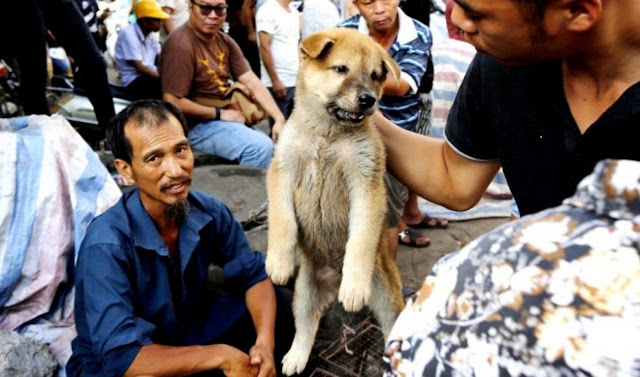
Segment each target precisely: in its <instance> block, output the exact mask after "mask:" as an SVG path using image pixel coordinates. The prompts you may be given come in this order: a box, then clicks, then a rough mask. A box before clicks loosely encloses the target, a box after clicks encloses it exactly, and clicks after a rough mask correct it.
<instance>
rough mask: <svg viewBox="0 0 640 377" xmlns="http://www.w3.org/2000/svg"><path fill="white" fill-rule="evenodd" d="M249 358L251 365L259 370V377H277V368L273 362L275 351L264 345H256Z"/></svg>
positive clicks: (250, 351) (252, 348)
mask: <svg viewBox="0 0 640 377" xmlns="http://www.w3.org/2000/svg"><path fill="white" fill-rule="evenodd" d="M249 356H250V357H251V360H250V363H251V365H254V366H257V367H258V368H259V373H258V377H275V375H276V366H275V361H274V360H273V349H270V348H269V347H267V346H266V345H264V344H260V343H256V344H255V345H254V346H253V347H251V350H249Z"/></svg>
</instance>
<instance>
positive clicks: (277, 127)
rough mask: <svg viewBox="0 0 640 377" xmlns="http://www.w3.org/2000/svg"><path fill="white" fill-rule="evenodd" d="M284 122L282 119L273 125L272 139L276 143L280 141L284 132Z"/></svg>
mask: <svg viewBox="0 0 640 377" xmlns="http://www.w3.org/2000/svg"><path fill="white" fill-rule="evenodd" d="M284 122H285V121H284V120H280V121H275V122H274V123H273V127H272V128H271V139H272V140H273V142H274V143H277V142H278V139H279V138H280V134H281V133H282V130H284Z"/></svg>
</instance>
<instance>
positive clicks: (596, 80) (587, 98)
mask: <svg viewBox="0 0 640 377" xmlns="http://www.w3.org/2000/svg"><path fill="white" fill-rule="evenodd" d="M635 9H636V12H640V7H636V8H635ZM627 11H630V9H627ZM615 16H616V13H615V12H611V13H609V14H606V15H605V16H604V17H607V18H605V19H603V20H602V21H601V26H600V30H598V31H597V33H595V34H594V36H593V38H592V39H591V40H587V41H582V45H585V46H588V47H586V48H585V50H586V51H585V52H584V53H582V54H577V55H575V56H572V57H570V58H568V59H565V60H564V61H563V64H562V79H563V86H564V91H565V96H566V98H567V102H568V103H569V107H570V108H571V112H572V114H573V115H574V118H575V120H576V122H577V123H578V126H579V127H580V130H581V131H582V132H585V131H586V129H587V128H588V127H589V126H590V125H591V124H592V123H593V122H595V121H596V120H597V119H598V118H599V117H600V116H601V115H602V114H603V113H604V112H605V111H606V110H607V109H608V108H609V107H611V105H612V104H613V103H615V102H616V101H617V100H618V99H619V98H620V96H621V95H622V94H623V93H624V92H625V91H626V90H627V89H629V87H631V86H632V85H634V84H636V83H637V82H640V24H638V23H637V19H636V20H634V21H632V23H633V24H626V25H632V26H626V27H625V26H623V25H624V24H625V19H626V17H624V16H622V18H620V16H618V17H615ZM638 16H639V17H640V15H638ZM626 20H627V21H628V19H626ZM633 25H637V26H633ZM634 28H635V29H634Z"/></svg>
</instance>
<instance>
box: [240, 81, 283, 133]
mask: <svg viewBox="0 0 640 377" xmlns="http://www.w3.org/2000/svg"><path fill="white" fill-rule="evenodd" d="M238 81H240V82H241V83H243V84H244V85H246V86H247V88H249V90H250V91H251V93H252V94H253V96H254V97H255V99H256V101H258V103H259V104H260V106H262V108H263V109H264V110H265V111H266V112H267V114H269V115H270V116H271V117H272V118H273V120H274V121H276V122H282V123H284V120H285V119H284V115H282V112H281V111H280V109H279V108H278V105H276V102H275V101H274V100H273V97H272V96H271V93H269V91H268V90H267V88H266V87H265V86H264V85H263V84H262V82H261V81H260V79H259V78H258V76H256V75H255V74H254V73H253V72H252V71H248V72H246V73H244V74H243V75H242V76H240V77H238Z"/></svg>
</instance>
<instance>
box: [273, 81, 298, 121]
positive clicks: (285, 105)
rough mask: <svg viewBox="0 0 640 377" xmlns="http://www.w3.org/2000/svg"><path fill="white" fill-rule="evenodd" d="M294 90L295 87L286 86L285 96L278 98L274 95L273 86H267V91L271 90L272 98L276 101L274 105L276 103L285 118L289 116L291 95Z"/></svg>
mask: <svg viewBox="0 0 640 377" xmlns="http://www.w3.org/2000/svg"><path fill="white" fill-rule="evenodd" d="M295 90H296V88H295V87H289V88H287V92H286V94H285V96H284V97H282V98H278V97H276V96H275V95H274V93H273V88H269V92H271V95H272V96H273V99H274V100H275V101H276V105H278V108H279V109H280V112H282V115H284V117H285V119H288V118H289V115H291V110H293V95H294V93H295Z"/></svg>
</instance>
